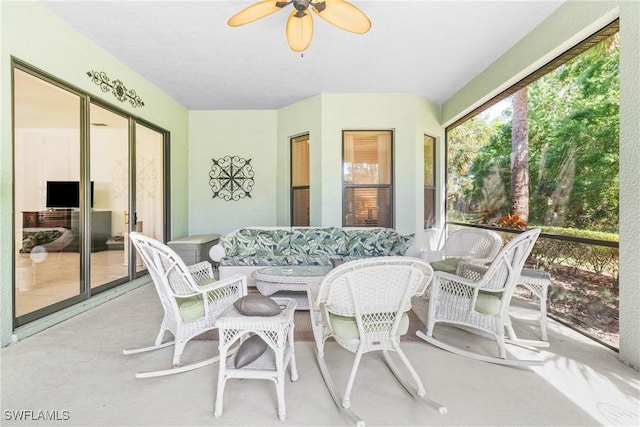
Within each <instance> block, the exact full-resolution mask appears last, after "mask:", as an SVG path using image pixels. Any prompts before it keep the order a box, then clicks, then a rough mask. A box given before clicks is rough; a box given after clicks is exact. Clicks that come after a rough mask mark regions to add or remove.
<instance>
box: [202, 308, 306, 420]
mask: <svg viewBox="0 0 640 427" xmlns="http://www.w3.org/2000/svg"><path fill="white" fill-rule="evenodd" d="M276 301H277V302H278V303H279V304H280V305H281V307H283V309H282V312H281V313H280V314H279V315H277V316H273V317H260V316H244V315H242V314H240V313H239V312H238V311H237V310H236V309H235V307H233V306H231V307H229V309H227V311H226V312H225V313H223V314H222V315H221V316H220V317H219V318H218V321H217V325H218V328H219V329H218V331H219V336H220V341H219V344H218V348H219V351H220V370H219V374H218V392H217V395H216V402H215V409H214V416H216V417H219V416H221V415H222V404H223V396H224V387H225V385H226V382H227V380H228V379H230V378H258V379H270V380H273V381H274V382H275V383H276V391H277V394H278V417H279V418H280V419H281V420H284V418H285V415H286V408H285V402H284V376H285V370H286V369H287V366H289V365H290V375H291V381H296V380H297V379H298V370H297V368H296V358H295V351H294V345H293V329H294V324H293V314H294V312H295V309H296V302H295V301H294V300H290V299H284V298H283V299H276ZM251 334H257V335H259V336H260V337H261V338H262V339H263V340H264V341H265V342H266V343H267V346H268V348H267V350H266V351H265V352H264V353H263V354H262V356H260V357H259V358H258V359H257V360H255V361H253V362H252V363H250V364H248V365H246V366H243V367H242V368H236V367H235V358H236V355H235V353H234V354H233V355H231V357H229V358H228V360H226V363H225V359H226V358H227V354H229V348H230V347H231V346H233V345H234V344H235V343H237V342H238V341H244V340H245V339H246V338H249V337H250V336H251Z"/></svg>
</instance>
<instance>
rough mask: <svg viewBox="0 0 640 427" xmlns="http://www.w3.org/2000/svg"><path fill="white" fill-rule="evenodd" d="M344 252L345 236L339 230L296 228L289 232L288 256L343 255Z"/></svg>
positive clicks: (333, 228) (330, 228)
mask: <svg viewBox="0 0 640 427" xmlns="http://www.w3.org/2000/svg"><path fill="white" fill-rule="evenodd" d="M346 250H347V234H346V233H345V232H344V231H343V230H341V229H340V228H336V227H327V228H297V229H295V230H293V231H292V232H291V252H290V254H291V255H292V256H294V257H300V256H302V257H304V256H307V257H313V256H323V255H324V256H331V255H343V254H345V253H346ZM312 264H315V263H312Z"/></svg>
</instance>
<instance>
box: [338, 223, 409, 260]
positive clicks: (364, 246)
mask: <svg viewBox="0 0 640 427" xmlns="http://www.w3.org/2000/svg"><path fill="white" fill-rule="evenodd" d="M347 234H348V236H349V246H348V247H347V255H348V256H351V257H360V256H384V255H389V253H390V252H391V248H392V247H393V245H394V244H395V242H396V238H397V236H398V233H396V232H395V231H394V230H390V229H371V230H349V231H348V232H347Z"/></svg>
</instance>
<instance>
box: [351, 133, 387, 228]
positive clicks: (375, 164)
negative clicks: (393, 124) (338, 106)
mask: <svg viewBox="0 0 640 427" xmlns="http://www.w3.org/2000/svg"><path fill="white" fill-rule="evenodd" d="M392 140H393V133H392V131H390V130H386V131H344V132H343V134H342V144H343V145H342V146H343V165H342V166H343V167H342V178H343V180H342V181H343V215H342V223H343V226H345V227H389V228H392V227H393V159H392V153H393V150H392Z"/></svg>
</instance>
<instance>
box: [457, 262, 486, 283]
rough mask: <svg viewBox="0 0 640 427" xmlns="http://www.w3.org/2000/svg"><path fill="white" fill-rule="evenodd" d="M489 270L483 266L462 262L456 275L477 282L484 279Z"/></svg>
mask: <svg viewBox="0 0 640 427" xmlns="http://www.w3.org/2000/svg"><path fill="white" fill-rule="evenodd" d="M487 270H488V267H485V266H483V265H478V264H474V263H472V262H468V261H462V262H461V263H460V264H458V268H457V270H456V275H457V276H461V277H464V278H465V279H468V280H472V281H474V282H477V281H479V280H480V279H482V277H483V276H484V273H485V272H486V271H487Z"/></svg>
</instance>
